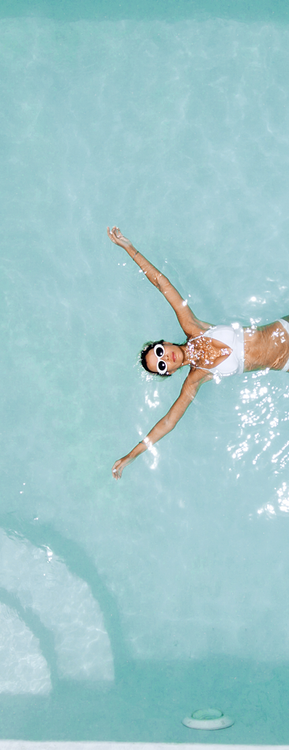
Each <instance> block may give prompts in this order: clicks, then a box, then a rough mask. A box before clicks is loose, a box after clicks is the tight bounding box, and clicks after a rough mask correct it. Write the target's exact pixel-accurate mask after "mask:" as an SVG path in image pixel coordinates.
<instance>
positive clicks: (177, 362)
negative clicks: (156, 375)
mask: <svg viewBox="0 0 289 750" xmlns="http://www.w3.org/2000/svg"><path fill="white" fill-rule="evenodd" d="M162 346H163V348H164V353H163V354H162V357H161V358H159V357H157V356H156V354H155V352H154V350H153V349H150V351H149V352H148V353H147V355H146V363H147V366H148V368H149V370H150V371H151V372H158V367H157V365H158V362H159V361H160V359H161V361H162V362H165V363H166V365H167V372H168V373H169V374H170V375H171V374H172V373H173V372H176V370H178V369H179V367H181V366H182V364H183V361H184V353H183V350H182V349H181V347H180V346H178V345H177V344H170V343H169V342H168V341H164V343H163V344H162Z"/></svg>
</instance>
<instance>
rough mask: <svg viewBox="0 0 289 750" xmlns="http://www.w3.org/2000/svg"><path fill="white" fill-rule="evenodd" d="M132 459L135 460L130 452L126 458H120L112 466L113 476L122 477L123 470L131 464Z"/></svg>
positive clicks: (115, 477)
mask: <svg viewBox="0 0 289 750" xmlns="http://www.w3.org/2000/svg"><path fill="white" fill-rule="evenodd" d="M132 461H134V458H131V456H130V455H129V454H128V456H124V458H119V459H118V461H116V462H115V464H113V467H112V476H113V477H114V479H120V478H121V475H122V472H123V470H124V469H125V467H126V466H128V465H129V464H131V463H132Z"/></svg>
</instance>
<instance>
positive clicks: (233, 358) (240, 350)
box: [187, 323, 244, 378]
mask: <svg viewBox="0 0 289 750" xmlns="http://www.w3.org/2000/svg"><path fill="white" fill-rule="evenodd" d="M202 336H207V337H208V338H211V339H213V340H214V339H215V340H216V341H220V342H221V343H222V344H224V346H229V347H230V349H232V352H231V354H229V355H228V357H226V359H224V361H223V362H221V364H220V365H217V367H200V366H199V365H195V363H194V341H196V339H199V338H201V337H202ZM187 347H188V349H189V353H190V357H191V364H192V366H193V367H195V368H196V369H197V370H206V372H211V373H212V374H213V375H214V377H215V376H217V378H218V377H226V376H229V375H240V374H241V373H242V372H244V329H243V328H242V326H240V325H239V323H232V325H230V326H212V328H209V329H208V331H205V332H204V333H200V334H199V335H198V336H195V337H194V338H192V339H189V341H188V343H187Z"/></svg>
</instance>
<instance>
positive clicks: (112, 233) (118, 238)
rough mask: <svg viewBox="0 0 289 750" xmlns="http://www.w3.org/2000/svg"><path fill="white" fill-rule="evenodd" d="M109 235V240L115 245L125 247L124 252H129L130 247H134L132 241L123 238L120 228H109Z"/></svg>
mask: <svg viewBox="0 0 289 750" xmlns="http://www.w3.org/2000/svg"><path fill="white" fill-rule="evenodd" d="M107 234H108V237H109V239H110V240H111V241H112V242H114V244H115V245H119V246H120V247H123V248H124V250H127V249H128V248H129V247H132V244H131V242H130V240H128V239H127V238H126V237H124V236H123V234H122V233H121V231H120V229H119V228H118V227H112V229H110V228H109V227H107Z"/></svg>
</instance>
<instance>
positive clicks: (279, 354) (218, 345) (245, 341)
mask: <svg viewBox="0 0 289 750" xmlns="http://www.w3.org/2000/svg"><path fill="white" fill-rule="evenodd" d="M187 347H188V350H189V356H190V363H191V366H192V367H193V368H196V369H202V370H206V371H208V372H210V373H211V374H212V376H214V375H216V374H217V375H220V376H228V375H234V374H240V373H241V372H244V371H245V372H246V371H247V372H248V371H251V370H263V369H267V368H269V369H274V370H282V368H283V367H284V365H285V364H286V363H287V361H288V358H289V334H288V333H287V331H286V330H285V328H284V327H283V325H282V323H281V322H280V321H275V322H274V323H271V324H269V325H267V326H261V327H258V328H250V327H246V328H243V327H241V326H239V325H238V324H235V323H233V324H232V325H230V326H213V327H210V328H209V329H208V330H206V331H201V330H200V333H199V334H198V335H197V336H194V337H191V338H189V339H188V342H187Z"/></svg>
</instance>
